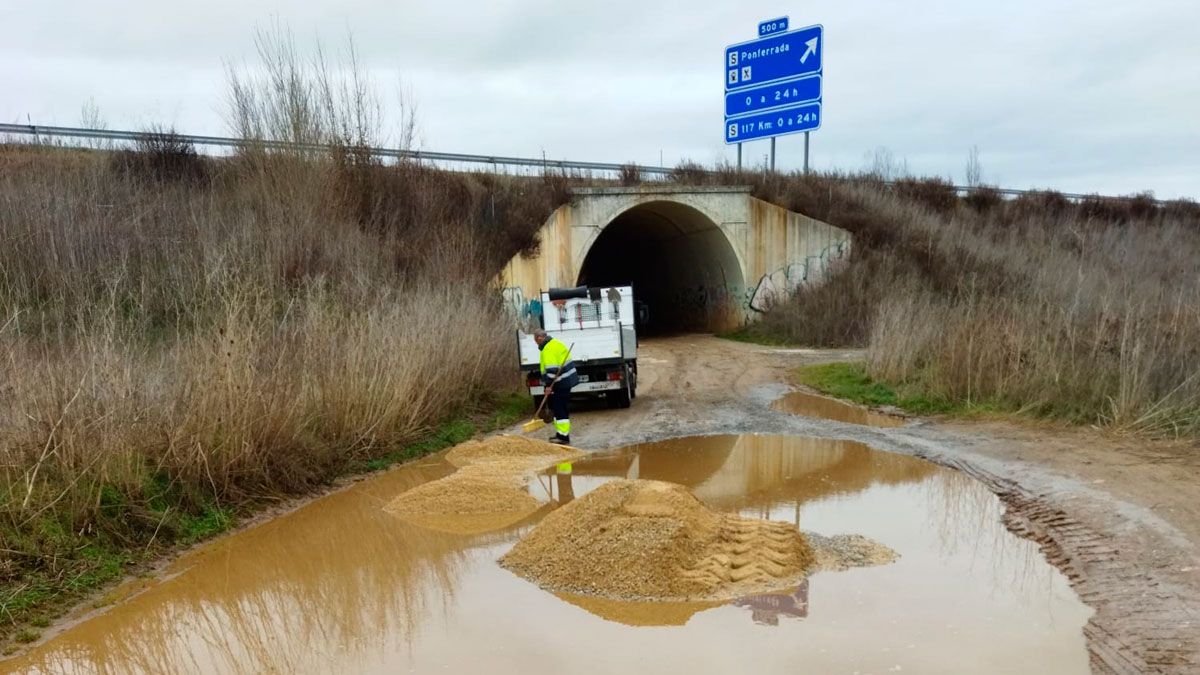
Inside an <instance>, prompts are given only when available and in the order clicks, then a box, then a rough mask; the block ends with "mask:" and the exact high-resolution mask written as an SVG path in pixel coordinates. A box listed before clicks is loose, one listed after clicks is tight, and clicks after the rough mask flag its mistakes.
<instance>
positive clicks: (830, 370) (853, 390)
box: [796, 361, 994, 415]
mask: <svg viewBox="0 0 1200 675" xmlns="http://www.w3.org/2000/svg"><path fill="white" fill-rule="evenodd" d="M796 376H797V379H799V381H800V382H801V383H802V384H806V385H808V386H810V387H812V388H813V389H816V390H817V391H819V392H821V393H822V394H826V395H829V396H833V397H835V398H841V399H846V400H847V401H852V402H854V403H860V404H862V405H868V406H885V405H886V406H895V407H897V408H900V409H901V410H904V411H906V412H910V413H914V414H917V415H935V414H948V413H952V414H963V413H969V412H984V411H988V410H991V409H993V408H994V406H989V405H981V404H972V405H970V406H968V405H966V404H965V403H960V402H954V401H951V400H949V399H946V398H943V397H940V396H932V395H929V394H928V393H925V392H922V391H920V390H919V389H917V388H916V387H915V386H913V385H901V386H899V387H894V386H892V385H890V384H888V383H886V382H879V381H877V380H874V379H872V378H871V376H870V375H868V374H867V368H866V366H865V365H864V364H863V363H862V362H857V361H838V362H835V363H822V364H820V365H815V366H805V367H803V368H800V369H799V370H797V371H796Z"/></svg>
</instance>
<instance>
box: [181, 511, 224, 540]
mask: <svg viewBox="0 0 1200 675" xmlns="http://www.w3.org/2000/svg"><path fill="white" fill-rule="evenodd" d="M236 522H237V520H236V519H235V518H234V515H233V510H232V509H229V508H221V507H217V506H211V505H210V506H205V507H204V508H203V509H202V510H201V511H200V513H199V514H198V515H192V514H186V513H185V514H183V515H181V516H180V517H179V527H180V532H179V536H178V537H177V541H179V542H180V543H182V544H193V543H195V542H198V541H200V540H202V539H208V538H209V537H212V536H215V535H218V534H220V533H222V532H225V531H226V530H228V529H230V528H232V527H233V525H234V523H236Z"/></svg>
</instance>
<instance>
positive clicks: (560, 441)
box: [550, 434, 571, 445]
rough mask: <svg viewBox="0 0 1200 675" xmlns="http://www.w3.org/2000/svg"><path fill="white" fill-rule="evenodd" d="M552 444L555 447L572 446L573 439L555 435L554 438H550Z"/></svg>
mask: <svg viewBox="0 0 1200 675" xmlns="http://www.w3.org/2000/svg"><path fill="white" fill-rule="evenodd" d="M550 442H551V443H553V444H555V445H570V444H571V437H570V436H563V435H561V434H554V435H553V436H551V437H550Z"/></svg>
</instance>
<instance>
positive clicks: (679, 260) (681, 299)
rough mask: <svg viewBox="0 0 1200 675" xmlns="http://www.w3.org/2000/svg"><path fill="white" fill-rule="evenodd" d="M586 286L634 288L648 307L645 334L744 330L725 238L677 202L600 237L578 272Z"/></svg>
mask: <svg viewBox="0 0 1200 675" xmlns="http://www.w3.org/2000/svg"><path fill="white" fill-rule="evenodd" d="M578 283H579V285H588V286H605V285H618V284H632V285H633V290H634V295H635V297H636V298H637V300H638V301H640V302H643V303H645V304H646V308H647V310H648V321H647V322H646V323H645V325H643V326H641V327H640V330H641V332H642V333H643V334H664V333H678V332H687V331H703V332H718V331H723V330H729V329H731V328H734V327H736V326H737V325H738V324H739V322H740V318H739V312H738V308H739V305H740V298H739V295H740V291H741V289H743V288H744V287H745V280H744V279H743V278H742V271H741V265H740V264H739V262H738V259H737V254H736V253H735V252H734V249H733V246H732V245H731V244H730V242H729V239H728V238H727V237H726V236H725V233H724V232H722V231H721V229H720V228H719V227H717V224H716V223H714V222H713V221H712V220H711V219H709V218H708V216H706V215H704V214H703V213H701V212H700V211H698V210H696V209H694V208H692V207H690V206H686V205H684V204H679V203H676V202H666V201H657V202H647V203H644V204H639V205H637V206H634V207H633V208H631V209H629V210H627V211H624V212H623V213H621V214H620V215H619V216H617V217H616V218H614V219H613V221H612V222H611V223H609V224H608V226H607V227H605V228H604V230H603V231H601V233H600V235H599V236H598V237H597V238H596V241H595V242H593V243H592V246H591V248H590V249H589V250H588V252H587V255H586V256H585V258H584V261H583V264H582V265H581V266H580V270H579V279H578Z"/></svg>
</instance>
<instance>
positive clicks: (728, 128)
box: [725, 101, 821, 143]
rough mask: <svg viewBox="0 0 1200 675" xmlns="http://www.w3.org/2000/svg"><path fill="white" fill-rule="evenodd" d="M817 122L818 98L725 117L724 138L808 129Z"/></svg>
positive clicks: (739, 139)
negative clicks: (814, 100) (730, 117)
mask: <svg viewBox="0 0 1200 675" xmlns="http://www.w3.org/2000/svg"><path fill="white" fill-rule="evenodd" d="M820 126H821V102H820V101H817V102H816V103H804V104H801V105H797V106H792V107H789V108H780V109H778V110H769V111H767V112H761V113H758V114H755V115H747V116H745V117H738V118H736V119H727V120H725V142H726V143H744V142H746V141H753V140H755V139H759V138H769V137H771V136H783V135H785V134H795V133H799V132H801V131H812V130H813V129H816V128H818V127H820Z"/></svg>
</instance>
